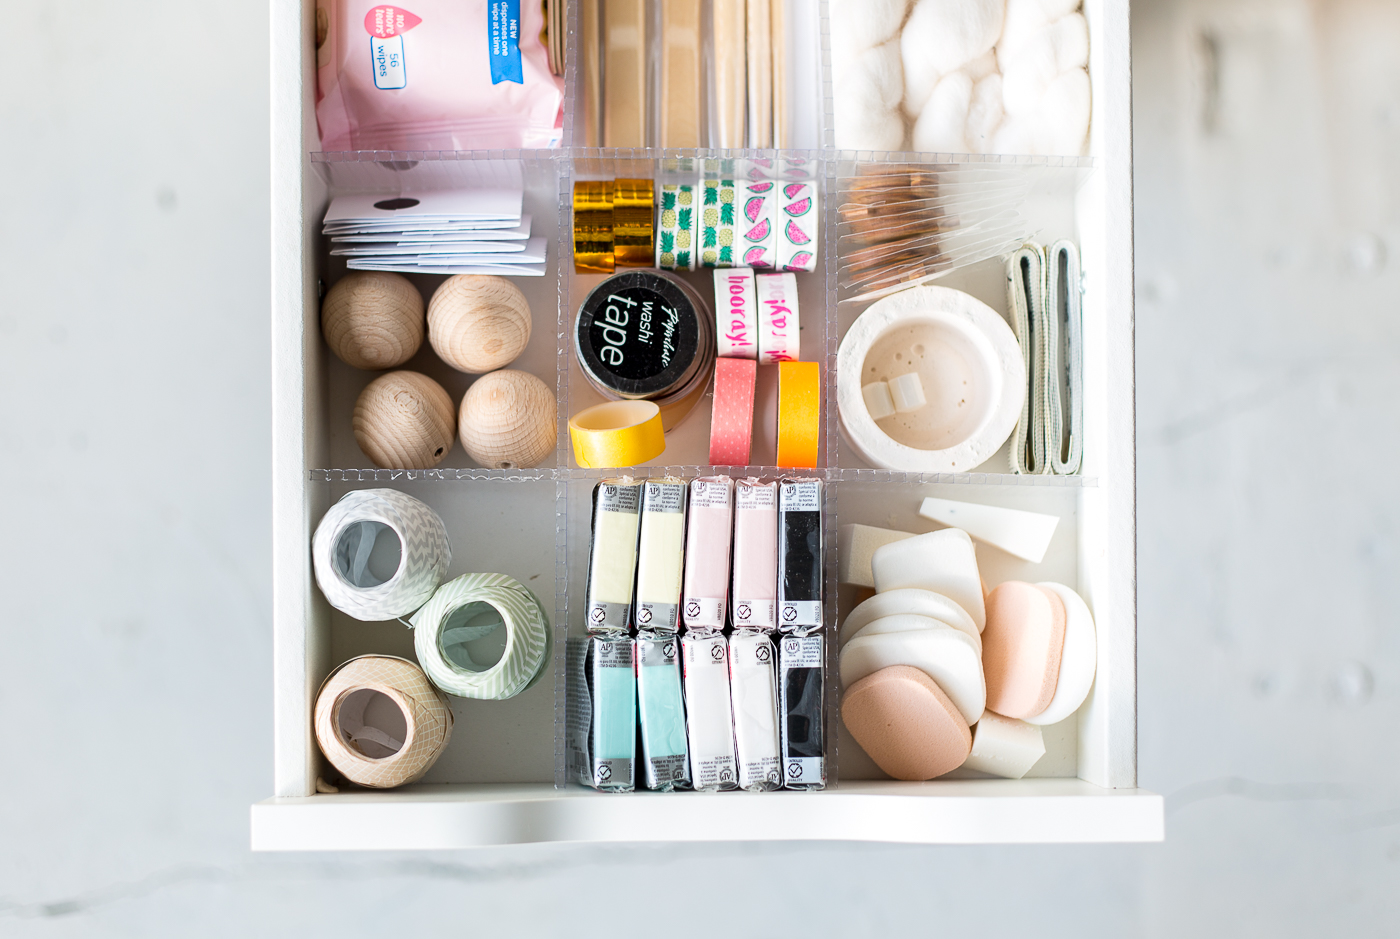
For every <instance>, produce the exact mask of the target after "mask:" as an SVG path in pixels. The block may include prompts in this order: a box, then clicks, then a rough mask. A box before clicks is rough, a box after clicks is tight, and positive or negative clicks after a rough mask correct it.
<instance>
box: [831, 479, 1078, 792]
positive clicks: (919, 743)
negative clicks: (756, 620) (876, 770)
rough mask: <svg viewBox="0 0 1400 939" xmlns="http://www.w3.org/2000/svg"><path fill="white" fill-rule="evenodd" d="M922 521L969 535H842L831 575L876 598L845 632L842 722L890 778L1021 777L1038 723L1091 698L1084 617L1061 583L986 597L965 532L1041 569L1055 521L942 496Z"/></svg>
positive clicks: (848, 531) (850, 531) (1037, 739)
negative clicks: (950, 521) (949, 523)
mask: <svg viewBox="0 0 1400 939" xmlns="http://www.w3.org/2000/svg"><path fill="white" fill-rule="evenodd" d="M920 514H921V515H924V516H925V517H929V518H944V519H946V518H958V519H960V520H966V522H967V524H968V527H969V528H971V529H972V532H971V534H970V533H969V532H968V531H964V530H963V529H960V528H945V529H942V530H939V531H934V532H929V533H926V534H920V535H916V534H913V533H909V532H898V531H887V530H884V529H878V528H870V527H868V526H863V525H848V526H843V528H842V531H841V543H842V545H843V547H845V548H846V549H847V550H846V551H844V552H843V557H842V561H841V568H840V572H839V575H838V577H839V580H840V581H841V582H843V583H850V584H855V585H863V586H868V585H873V586H874V588H875V591H876V592H875V594H874V596H871V597H869V598H868V599H866V600H865V601H864V602H862V603H860V604H859V605H857V606H856V607H855V608H854V609H852V610H851V611H850V613H848V614H847V615H846V618H845V622H844V623H843V624H842V627H841V631H840V643H841V651H840V657H839V663H840V673H841V683H842V685H843V686H844V692H843V695H842V703H841V717H842V720H843V721H844V723H845V725H846V728H847V730H848V731H850V733H851V735H852V736H853V737H854V738H855V740H856V742H857V743H859V744H860V745H861V747H862V748H863V749H864V750H865V751H866V753H867V754H868V755H869V756H870V758H871V759H872V760H874V762H875V763H876V765H878V766H879V767H880V768H881V769H882V770H884V771H885V772H886V773H887V774H889V775H890V776H893V777H894V778H896V779H906V780H916V779H932V778H934V777H936V776H942V775H943V774H945V773H948V772H951V771H952V770H955V769H958V768H959V767H965V768H967V769H970V770H976V771H979V772H983V773H989V774H992V775H996V776H1003V777H1007V778H1011V779H1019V778H1021V777H1022V776H1024V775H1026V774H1027V773H1028V772H1030V771H1031V769H1032V768H1033V767H1034V765H1035V763H1036V762H1037V761H1038V760H1039V759H1040V758H1041V757H1042V756H1043V755H1044V754H1045V744H1044V737H1043V735H1042V730H1041V728H1042V727H1043V726H1045V725H1049V724H1055V723H1058V722H1059V721H1062V720H1065V719H1067V718H1069V717H1071V716H1073V714H1074V713H1075V712H1076V711H1077V710H1078V709H1079V707H1080V705H1082V704H1083V703H1084V700H1085V699H1086V698H1087V697H1088V695H1089V691H1090V690H1091V688H1092V686H1093V679H1094V671H1095V665H1096V659H1097V651H1096V649H1097V647H1096V642H1095V631H1094V621H1093V617H1092V615H1091V614H1090V612H1089V607H1088V604H1086V603H1085V602H1084V600H1083V598H1082V597H1080V596H1079V594H1078V593H1077V592H1075V591H1074V590H1073V589H1072V588H1070V587H1068V586H1066V585H1064V584H1057V583H1049V582H1044V583H1036V584H1032V583H1025V582H1022V581H1015V580H1012V581H1006V582H1004V583H1002V584H999V585H998V586H996V587H995V588H993V589H992V590H991V591H990V592H984V591H985V587H984V583H983V581H982V575H981V572H980V570H979V568H978V564H977V555H976V551H975V548H974V545H973V538H974V537H976V538H977V539H978V540H979V541H982V542H984V543H987V544H992V545H996V546H997V547H999V548H1002V549H1003V550H1016V551H1017V553H1018V554H1019V555H1020V556H1021V557H1023V558H1025V559H1026V560H1027V562H1028V563H1038V562H1039V561H1040V559H1041V558H1043V557H1044V553H1045V549H1046V543H1047V542H1048V541H1049V539H1050V537H1051V535H1052V534H1053V531H1054V528H1055V524H1054V523H1055V522H1057V521H1058V519H1056V518H1055V517H1054V516H1045V515H1041V514H1039V513H1034V512H1020V511H1013V510H1006V509H996V508H995V507H990V506H977V505H973V504H970V503H959V502H956V501H953V500H947V499H929V500H925V504H924V505H923V506H922V507H921V509H920ZM1032 558H1034V560H1031V559H1032Z"/></svg>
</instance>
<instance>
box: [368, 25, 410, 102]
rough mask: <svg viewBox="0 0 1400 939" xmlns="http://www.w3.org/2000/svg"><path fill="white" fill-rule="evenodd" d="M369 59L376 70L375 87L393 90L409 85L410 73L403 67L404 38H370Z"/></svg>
mask: <svg viewBox="0 0 1400 939" xmlns="http://www.w3.org/2000/svg"><path fill="white" fill-rule="evenodd" d="M369 58H370V62H371V64H372V66H373V69H374V87H376V88H384V89H393V88H403V87H405V86H406V85H408V71H407V70H406V69H405V68H404V67H403V37H402V36H391V37H390V38H388V39H380V38H379V37H378V36H371V37H369Z"/></svg>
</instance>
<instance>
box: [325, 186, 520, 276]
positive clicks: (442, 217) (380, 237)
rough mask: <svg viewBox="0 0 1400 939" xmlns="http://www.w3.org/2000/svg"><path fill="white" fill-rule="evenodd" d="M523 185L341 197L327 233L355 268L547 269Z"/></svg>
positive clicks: (507, 272)
mask: <svg viewBox="0 0 1400 939" xmlns="http://www.w3.org/2000/svg"><path fill="white" fill-rule="evenodd" d="M522 205H523V193H522V191H521V190H520V189H489V188H483V189H458V190H451V191H441V192H410V193H403V194H401V195H398V196H386V195H384V194H383V193H357V194H353V195H344V196H337V197H336V198H335V199H333V200H332V201H331V206H330V208H329V209H327V210H326V220H325V226H324V227H323V228H322V229H321V231H322V233H323V234H326V235H329V236H330V239H331V254H333V255H338V256H342V257H344V258H345V259H346V265H347V266H348V267H349V268H350V269H351V270H355V271H402V272H405V273H413V272H417V273H420V274H501V275H504V276H507V277H542V276H543V275H544V260H545V257H544V252H545V245H544V242H545V239H544V238H543V237H535V238H532V237H530V216H528V215H524V214H522V212H521V207H522Z"/></svg>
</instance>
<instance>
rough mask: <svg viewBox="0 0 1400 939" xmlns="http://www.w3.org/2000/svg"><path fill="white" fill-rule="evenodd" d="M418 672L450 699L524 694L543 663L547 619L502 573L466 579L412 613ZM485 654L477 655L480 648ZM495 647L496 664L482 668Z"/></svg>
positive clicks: (527, 592)
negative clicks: (422, 672)
mask: <svg viewBox="0 0 1400 939" xmlns="http://www.w3.org/2000/svg"><path fill="white" fill-rule="evenodd" d="M410 623H411V624H412V626H413V645H414V650H415V651H416V653H417V655H418V661H419V663H421V664H422V666H423V671H424V672H426V673H427V675H428V677H429V678H430V679H432V682H433V684H435V685H437V686H438V687H439V688H441V689H442V690H443V691H446V692H447V693H448V694H455V695H457V696H458V697H459V698H480V699H483V700H488V701H500V700H504V699H505V698H512V697H515V696H516V695H518V694H520V692H522V691H524V690H525V689H526V688H529V687H530V686H531V685H532V684H534V683H535V681H536V680H537V679H538V678H539V676H540V675H541V674H543V671H544V663H545V662H546V661H547V660H548V659H549V648H550V635H549V617H548V616H547V615H546V614H545V610H544V605H543V604H541V603H540V600H539V598H538V597H536V596H535V595H534V594H533V593H531V592H530V590H529V589H528V588H527V587H525V585H524V584H522V583H520V581H518V580H516V579H515V578H514V577H507V576H506V575H504V574H464V575H462V576H461V577H458V578H456V579H454V580H450V581H448V582H447V583H445V584H443V585H442V586H441V587H439V588H438V589H437V592H436V593H434V594H433V598H432V599H431V600H429V601H428V602H427V603H426V604H424V606H423V608H422V609H421V610H419V611H418V612H417V613H416V614H414V616H413V619H412V620H410ZM482 646H487V647H489V648H485V649H481V651H478V648H479V647H482ZM497 647H501V648H500V658H499V659H497V660H496V661H495V662H494V663H492V662H489V661H485V660H487V659H489V658H490V653H491V652H493V651H495V650H496V648H497Z"/></svg>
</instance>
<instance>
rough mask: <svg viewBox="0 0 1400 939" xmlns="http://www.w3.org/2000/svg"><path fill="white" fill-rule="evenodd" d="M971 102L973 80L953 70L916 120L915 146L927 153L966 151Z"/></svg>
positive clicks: (931, 96)
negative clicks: (968, 113)
mask: <svg viewBox="0 0 1400 939" xmlns="http://www.w3.org/2000/svg"><path fill="white" fill-rule="evenodd" d="M971 104H972V79H971V78H969V77H968V76H967V73H966V72H962V71H957V72H951V73H950V74H948V75H945V76H943V80H942V81H940V82H939V83H938V85H937V86H936V87H935V88H934V89H933V94H931V95H929V97H928V103H927V104H925V105H924V111H923V113H922V114H920V115H919V119H918V121H916V122H915V123H914V132H913V145H914V149H915V150H918V151H920V152H924V153H967V152H969V151H968V146H967V138H966V136H965V133H966V129H967V110H968V108H969V107H970V106H971Z"/></svg>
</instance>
